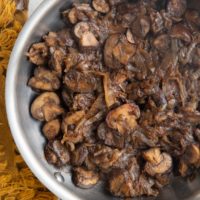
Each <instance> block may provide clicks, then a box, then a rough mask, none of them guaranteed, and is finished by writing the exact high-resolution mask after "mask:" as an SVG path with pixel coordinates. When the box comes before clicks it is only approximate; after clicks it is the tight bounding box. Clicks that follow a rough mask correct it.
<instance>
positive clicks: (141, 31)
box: [131, 16, 150, 38]
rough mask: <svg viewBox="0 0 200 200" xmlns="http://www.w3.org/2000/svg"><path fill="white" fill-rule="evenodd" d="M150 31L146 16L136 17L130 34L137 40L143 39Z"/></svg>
mask: <svg viewBox="0 0 200 200" xmlns="http://www.w3.org/2000/svg"><path fill="white" fill-rule="evenodd" d="M149 31H150V20H149V18H148V17H147V16H138V17H137V19H136V20H135V21H133V23H132V24H131V32H132V34H133V35H135V36H137V37H139V38H145V37H146V35H147V34H148V33H149Z"/></svg>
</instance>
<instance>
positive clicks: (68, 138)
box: [62, 110, 85, 143]
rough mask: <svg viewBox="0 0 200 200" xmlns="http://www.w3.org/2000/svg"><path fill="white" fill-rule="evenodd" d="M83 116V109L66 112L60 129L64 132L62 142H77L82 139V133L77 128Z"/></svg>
mask: <svg viewBox="0 0 200 200" xmlns="http://www.w3.org/2000/svg"><path fill="white" fill-rule="evenodd" d="M84 116H85V112H84V111H82V110H81V111H77V112H75V113H72V114H68V115H67V116H66V117H65V118H64V119H63V122H62V131H63V133H64V135H63V138H62V143H64V142H72V143H78V142H81V141H82V140H83V133H82V132H80V131H79V130H77V126H78V124H79V123H80V122H81V120H82V119H83V117H84Z"/></svg>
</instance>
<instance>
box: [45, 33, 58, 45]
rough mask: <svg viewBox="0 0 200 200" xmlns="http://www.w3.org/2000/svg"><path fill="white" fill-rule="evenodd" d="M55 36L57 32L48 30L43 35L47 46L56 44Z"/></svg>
mask: <svg viewBox="0 0 200 200" xmlns="http://www.w3.org/2000/svg"><path fill="white" fill-rule="evenodd" d="M57 37H58V34H57V33H55V32H49V33H48V35H45V36H43V39H44V41H45V43H46V45H47V46H48V47H52V46H53V47H54V46H56V45H57Z"/></svg>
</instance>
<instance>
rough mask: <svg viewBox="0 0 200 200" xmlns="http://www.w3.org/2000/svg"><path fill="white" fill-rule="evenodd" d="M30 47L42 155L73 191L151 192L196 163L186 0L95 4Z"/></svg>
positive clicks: (199, 33)
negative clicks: (67, 177)
mask: <svg viewBox="0 0 200 200" xmlns="http://www.w3.org/2000/svg"><path fill="white" fill-rule="evenodd" d="M62 19H63V20H64V22H65V23H66V26H65V28H64V29H62V30H60V31H58V32H53V31H51V32H49V33H48V34H46V35H44V36H43V37H42V40H41V41H40V42H39V43H35V44H33V45H32V46H31V47H30V50H29V51H28V53H27V57H28V59H29V61H30V62H31V63H33V64H34V66H35V68H34V73H33V74H32V76H31V77H30V79H29V81H28V86H30V87H31V88H32V89H33V90H34V91H35V92H36V93H37V97H36V98H35V99H34V100H33V102H32V104H31V108H30V112H31V115H32V117H33V118H34V119H36V120H38V121H40V122H42V123H43V125H42V129H41V132H42V134H43V135H44V137H45V138H46V144H45V147H44V155H45V158H46V160H47V162H48V163H49V164H51V165H53V166H55V167H56V168H65V167H66V166H71V171H72V181H73V182H74V184H75V185H76V186H78V187H80V188H84V189H85V188H91V187H93V186H95V185H96V184H98V183H99V181H105V182H106V184H105V185H106V189H107V190H108V191H109V192H110V193H111V194H112V195H114V196H117V197H124V198H129V197H136V196H157V195H158V194H159V192H160V191H161V189H162V188H163V187H164V186H165V185H167V184H169V183H170V182H171V180H173V177H174V176H182V177H190V176H193V175H194V174H195V173H196V171H197V169H198V168H199V167H200V101H199V99H200V14H199V13H198V12H197V11H196V10H192V9H189V8H188V6H187V2H186V0H148V1H146V0H137V1H132V2H131V1H127V0H93V1H92V2H91V3H90V4H89V3H88V4H87V3H74V4H72V6H71V8H70V9H68V10H65V11H64V12H63V13H62Z"/></svg>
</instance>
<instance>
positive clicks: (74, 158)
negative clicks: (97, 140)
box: [71, 145, 88, 166]
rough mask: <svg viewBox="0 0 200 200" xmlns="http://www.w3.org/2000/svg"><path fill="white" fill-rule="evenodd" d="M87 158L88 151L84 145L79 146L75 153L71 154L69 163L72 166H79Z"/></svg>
mask: <svg viewBox="0 0 200 200" xmlns="http://www.w3.org/2000/svg"><path fill="white" fill-rule="evenodd" d="M87 156H88V150H87V147H86V146H85V145H81V146H79V147H78V148H77V149H76V150H75V151H73V152H72V153H71V163H72V165H73V166H81V165H82V164H83V163H84V161H85V159H86V157H87Z"/></svg>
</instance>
